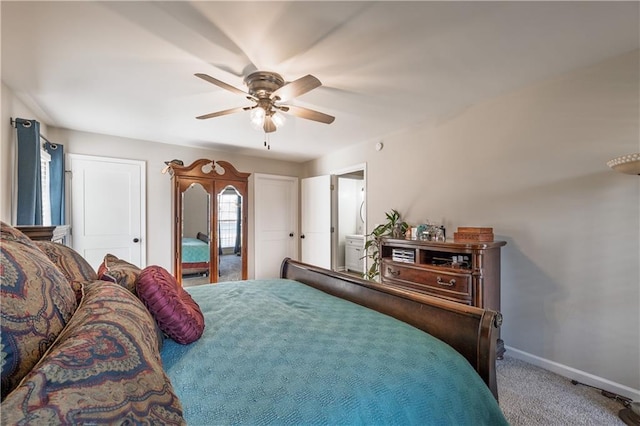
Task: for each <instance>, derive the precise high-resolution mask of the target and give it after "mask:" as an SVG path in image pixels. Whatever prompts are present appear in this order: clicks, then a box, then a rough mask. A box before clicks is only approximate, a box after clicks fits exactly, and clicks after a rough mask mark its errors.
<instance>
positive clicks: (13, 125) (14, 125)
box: [9, 117, 58, 149]
mask: <svg viewBox="0 0 640 426" xmlns="http://www.w3.org/2000/svg"><path fill="white" fill-rule="evenodd" d="M9 120H11V127H13V128H14V129H16V128H17V127H16V120H14V119H13V117H9ZM40 139H44V141H45V142H47V143H49V144H51V145H52V147H53V146H57V145H58V144H56V143H53V142H51V141H50V140H49V139H47V138H45V137H44V136H43V135H42V133H40ZM53 149H55V148H53Z"/></svg>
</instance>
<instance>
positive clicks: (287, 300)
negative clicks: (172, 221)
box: [162, 279, 507, 426]
mask: <svg viewBox="0 0 640 426" xmlns="http://www.w3.org/2000/svg"><path fill="white" fill-rule="evenodd" d="M188 291H189V293H190V294H191V295H192V296H193V298H194V300H196V301H197V302H198V304H199V305H200V307H201V309H202V311H203V313H204V317H205V322H206V328H205V332H204V335H203V336H202V338H201V339H200V340H198V341H197V342H195V343H193V344H191V345H187V346H183V345H179V344H177V343H175V342H174V341H171V340H167V341H165V344H164V347H163V349H162V359H163V363H164V367H165V369H166V371H167V374H168V375H169V377H170V379H171V381H172V383H173V386H174V388H175V391H176V393H177V394H178V396H179V398H180V400H181V401H182V405H183V408H184V414H185V418H186V420H187V423H188V424H190V425H194V426H197V425H203V426H204V425H230V424H246V425H261V424H276V425H284V424H291V425H313V424H331V425H338V424H340V425H353V424H369V425H389V424H399V425H410V424H413V425H506V424H507V423H506V421H505V419H504V417H503V415H502V412H501V411H500V408H499V407H498V404H497V402H496V400H495V399H494V398H493V396H492V395H491V392H490V391H489V389H488V388H487V387H486V386H485V384H484V382H482V380H481V378H480V376H478V375H477V374H476V372H475V371H474V370H473V369H472V368H471V366H470V365H469V363H468V362H467V361H466V360H465V359H464V358H463V357H462V356H461V355H459V354H458V353H457V352H455V351H454V350H453V349H452V348H451V347H449V346H448V345H446V344H444V343H443V342H441V341H439V340H437V339H435V338H434V337H432V336H430V335H428V334H426V333H424V332H422V331H420V330H418V329H416V328H414V327H412V326H409V325H407V324H404V323H402V322H400V321H398V320H395V319H393V318H391V317H388V316H386V315H382V314H379V313H377V312H375V311H372V310H370V309H367V308H364V307H361V306H359V305H356V304H354V303H351V302H348V301H345V300H342V299H339V298H336V297H333V296H330V295H327V294H325V293H323V292H321V291H319V290H316V289H313V288H311V287H308V286H306V285H303V284H300V283H297V282H295V281H291V280H280V279H276V280H256V281H239V282H233V283H231V282H229V283H220V284H217V285H204V286H199V287H193V288H189V289H188Z"/></svg>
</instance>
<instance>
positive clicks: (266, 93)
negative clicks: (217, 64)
mask: <svg viewBox="0 0 640 426" xmlns="http://www.w3.org/2000/svg"><path fill="white" fill-rule="evenodd" d="M195 75H196V77H200V78H201V79H203V80H205V81H208V82H209V83H212V84H215V85H216V86H218V87H221V88H223V89H226V90H228V91H230V92H233V93H236V94H238V95H242V96H244V97H246V98H247V99H249V100H250V101H253V102H255V105H252V106H248V107H237V108H231V109H225V110H223V111H217V112H212V113H210V114H205V115H201V116H198V117H196V118H197V119H199V120H204V119H207V118H213V117H220V116H222V115H227V114H233V113H236V112H242V111H251V120H252V122H253V123H254V124H255V125H256V126H259V127H260V128H262V129H263V130H264V132H265V133H271V132H275V131H276V129H277V128H278V126H280V125H282V124H283V123H284V119H283V118H282V117H281V116H280V114H279V112H280V111H281V112H288V113H290V114H293V115H295V116H297V117H300V118H305V119H307V120H313V121H318V122H320V123H326V124H331V123H333V120H335V117H333V116H331V115H328V114H324V113H322V112H318V111H314V110H312V109H308V108H303V107H300V106H295V105H282V104H280V102H287V101H290V100H291V99H293V98H295V97H298V96H300V95H304V94H305V93H307V92H309V91H311V90H313V89H315V88H317V87H320V86H321V85H322V83H320V80H318V79H317V78H316V77H314V76H312V75H311V74H309V75H306V76H304V77H301V78H299V79H297V80H294V81H292V82H290V83H285V81H284V79H283V78H282V76H281V75H280V74H277V73H275V72H269V71H255V72H252V73H251V74H249V75H248V76H246V77H245V79H244V83H245V84H246V85H247V87H248V88H249V92H248V93H247V92H244V91H242V90H240V89H238V88H236V87H234V86H232V85H230V84H227V83H225V82H223V81H220V80H218V79H216V78H213V77H211V76H209V75H207V74H202V73H198V74H195Z"/></svg>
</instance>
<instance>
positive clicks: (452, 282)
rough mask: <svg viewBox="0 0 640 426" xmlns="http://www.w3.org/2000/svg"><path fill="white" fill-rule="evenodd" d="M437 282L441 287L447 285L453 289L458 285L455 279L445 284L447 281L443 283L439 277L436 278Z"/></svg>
mask: <svg viewBox="0 0 640 426" xmlns="http://www.w3.org/2000/svg"><path fill="white" fill-rule="evenodd" d="M436 282H437V283H438V284H440V285H446V286H447V287H453V286H454V285H456V279H455V278H451V279H450V280H449V282H445V281H442V278H440V277H438V278H436Z"/></svg>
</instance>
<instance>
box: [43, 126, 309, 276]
mask: <svg viewBox="0 0 640 426" xmlns="http://www.w3.org/2000/svg"><path fill="white" fill-rule="evenodd" d="M49 133H50V139H51V140H52V141H55V142H58V143H61V144H64V146H65V152H66V153H74V154H84V155H97V156H104V157H119V158H126V159H130V160H144V161H146V163H147V176H146V180H147V188H146V190H147V203H146V208H147V264H149V265H160V266H163V267H165V268H167V269H168V270H171V269H172V268H173V265H172V260H171V259H172V257H171V229H172V228H171V185H170V176H169V174H162V173H161V171H162V169H163V168H164V167H165V164H164V162H165V161H168V160H172V159H180V160H182V161H184V163H185V164H191V163H192V162H193V161H195V160H197V159H199V158H209V159H212V160H224V161H228V162H230V163H231V164H232V165H233V166H234V167H235V168H236V169H238V170H239V171H241V172H249V173H270V174H276V175H284V176H299V175H300V171H301V167H302V166H301V165H300V164H297V163H291V162H286V161H275V160H269V159H265V158H257V157H247V156H241V155H235V154H232V153H225V152H220V151H213V150H206V149H199V148H187V147H181V146H177V145H168V144H159V143H154V142H149V141H142V140H136V139H127V138H121V137H117V136H109V135H100V134H95V133H86V132H79V131H72V130H66V129H58V128H53V127H52V128H50V129H49ZM252 209H253V200H252V199H251V197H250V199H249V226H248V231H249V236H250V237H249V246H250V247H252V244H253V242H252V238H253V220H252V219H253V210H252ZM252 265H253V260H252V259H249V275H250V276H252V275H253V268H252Z"/></svg>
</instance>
